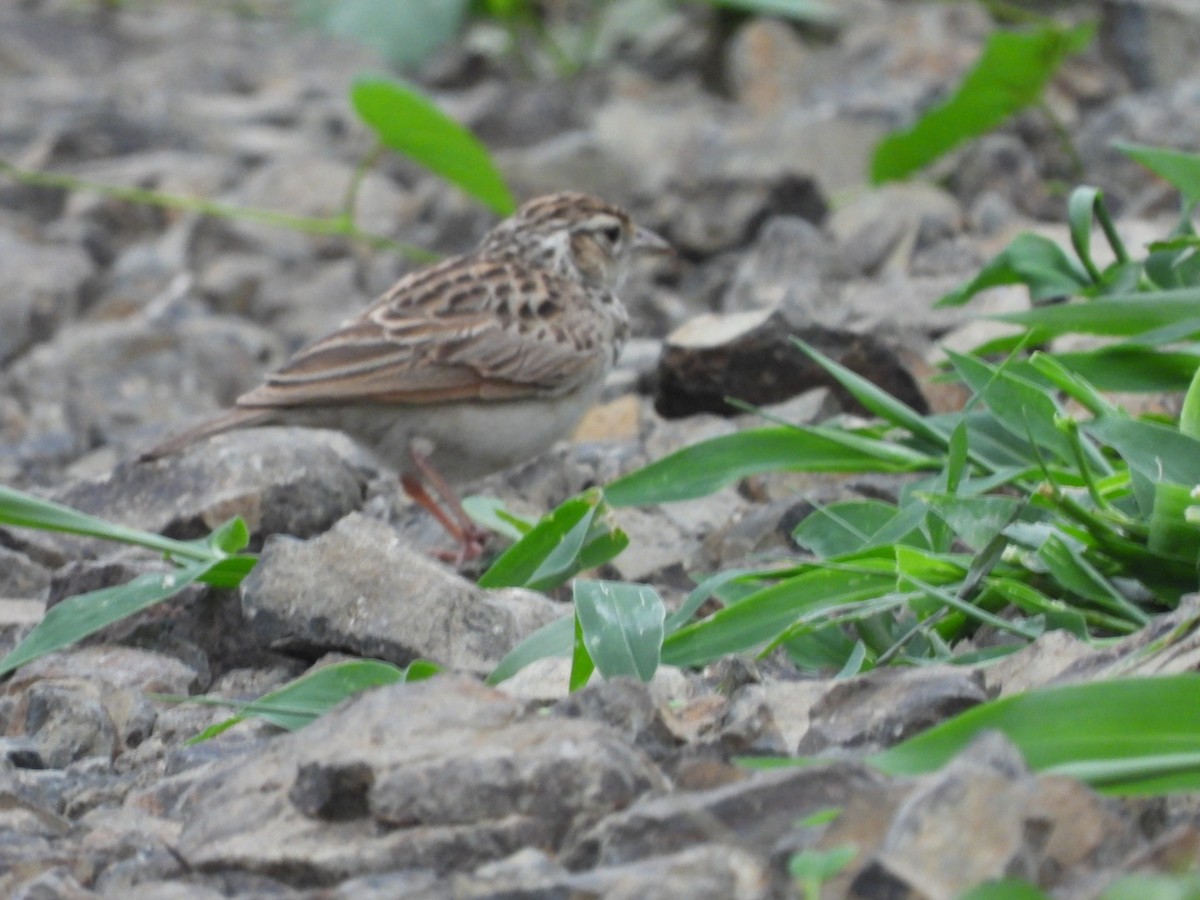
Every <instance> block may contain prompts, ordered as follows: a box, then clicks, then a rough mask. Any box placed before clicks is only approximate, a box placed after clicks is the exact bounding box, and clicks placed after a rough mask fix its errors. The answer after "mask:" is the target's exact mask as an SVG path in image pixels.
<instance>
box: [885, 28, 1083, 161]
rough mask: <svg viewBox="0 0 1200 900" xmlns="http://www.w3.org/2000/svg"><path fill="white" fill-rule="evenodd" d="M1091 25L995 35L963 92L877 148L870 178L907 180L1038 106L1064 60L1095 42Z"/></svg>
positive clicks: (963, 83)
mask: <svg viewBox="0 0 1200 900" xmlns="http://www.w3.org/2000/svg"><path fill="white" fill-rule="evenodd" d="M1094 31H1095V28H1094V26H1092V25H1091V24H1085V25H1080V26H1077V27H1075V28H1060V27H1057V26H1047V27H1043V28H1039V29H1036V30H1032V31H1000V30H997V31H994V32H992V34H991V35H990V36H989V38H988V41H987V44H986V45H985V46H984V49H983V54H982V56H981V57H980V58H979V61H978V62H977V63H976V64H975V66H974V67H973V68H972V69H971V71H970V72H968V73H967V74H966V76H965V77H964V78H963V81H962V84H961V85H959V88H958V90H957V91H956V92H955V93H954V94H953V96H951V97H950V99H949V100H947V101H946V102H945V103H943V104H942V105H940V106H938V107H936V108H934V109H932V110H930V111H929V112H927V113H926V114H925V115H923V116H922V117H921V118H920V120H918V121H917V123H916V124H915V125H914V126H913V127H912V128H910V129H909V130H907V131H903V132H895V133H892V134H890V135H888V137H886V138H885V139H884V140H883V141H881V142H880V143H879V145H878V146H877V147H876V148H875V155H874V158H873V159H872V161H871V180H872V181H873V182H875V183H876V184H878V183H879V182H883V181H891V180H894V179H898V178H904V177H906V176H908V175H910V174H912V173H913V172H915V171H917V170H918V169H921V168H923V167H924V166H926V165H928V164H929V163H931V162H933V161H934V160H935V159H937V158H938V157H940V156H941V155H943V154H944V153H946V152H947V151H948V150H950V149H952V148H953V147H955V146H957V145H958V144H959V143H961V142H962V141H964V140H967V139H969V138H973V137H978V136H979V135H981V134H984V133H986V132H988V131H990V130H991V129H993V128H995V127H996V126H997V125H999V124H1000V123H1001V122H1003V121H1004V120H1005V119H1007V118H1008V117H1009V116H1011V115H1013V113H1015V112H1017V111H1019V110H1021V109H1023V108H1024V107H1026V106H1029V105H1030V104H1032V103H1035V102H1036V101H1037V100H1038V99H1039V98H1040V97H1041V94H1042V91H1043V90H1044V89H1045V87H1046V84H1047V82H1049V80H1050V78H1051V77H1052V76H1053V75H1054V73H1055V71H1056V70H1057V69H1058V67H1059V65H1060V64H1061V63H1062V61H1063V60H1064V59H1065V58H1066V57H1067V56H1070V55H1071V54H1073V53H1078V52H1079V51H1080V50H1082V49H1083V48H1085V47H1086V46H1087V45H1088V44H1089V43H1091V40H1092V35H1093V33H1094Z"/></svg>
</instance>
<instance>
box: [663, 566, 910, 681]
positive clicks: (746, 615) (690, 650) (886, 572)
mask: <svg viewBox="0 0 1200 900" xmlns="http://www.w3.org/2000/svg"><path fill="white" fill-rule="evenodd" d="M834 565H837V566H839V567H838V568H834V567H833V566H834ZM895 566H896V563H895V559H894V557H893V555H892V554H891V552H890V551H887V550H878V551H869V555H866V556H856V557H851V558H845V557H843V558H840V559H839V560H837V561H836V563H835V562H833V561H831V564H830V565H829V566H811V567H808V568H806V569H805V570H803V571H802V572H801V573H800V574H798V575H795V576H793V577H790V578H786V579H784V580H783V581H781V582H779V583H778V584H774V585H771V586H769V587H765V588H762V589H761V590H758V591H756V592H755V593H753V594H751V595H750V596H748V597H746V598H744V599H742V600H740V601H738V602H737V603H735V604H733V605H732V606H728V607H726V608H725V609H722V610H718V611H717V612H715V613H713V615H711V616H709V617H708V618H707V619H704V620H703V621H701V622H697V623H695V624H693V625H688V626H686V627H684V628H681V629H679V630H678V631H677V632H675V633H674V634H671V635H669V636H668V637H667V638H666V640H665V641H664V642H663V656H662V661H663V662H664V663H666V664H668V665H676V666H699V665H704V664H706V663H708V662H710V661H712V660H714V659H719V658H721V657H722V656H726V655H728V654H730V653H743V652H745V651H747V650H753V649H754V648H756V647H759V646H761V645H763V644H765V643H767V642H768V641H772V640H774V639H775V638H777V637H779V636H780V635H781V634H782V633H783V632H784V631H785V630H786V629H787V628H789V627H790V626H792V625H794V624H795V623H796V622H797V621H799V620H800V619H802V618H807V617H820V616H822V615H824V614H826V613H827V612H828V611H830V610H832V609H837V608H842V607H846V606H849V605H851V604H854V603H857V602H860V601H863V600H869V599H872V598H875V597H879V596H882V595H885V594H887V593H888V592H889V591H890V590H892V589H893V588H894V587H895V584H896V569H895Z"/></svg>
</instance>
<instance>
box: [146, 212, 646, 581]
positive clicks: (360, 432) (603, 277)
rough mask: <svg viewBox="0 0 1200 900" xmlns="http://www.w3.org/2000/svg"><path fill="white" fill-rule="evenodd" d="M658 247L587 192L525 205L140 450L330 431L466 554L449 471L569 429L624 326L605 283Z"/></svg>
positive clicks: (465, 475) (463, 472) (465, 474)
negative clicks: (223, 404)
mask: <svg viewBox="0 0 1200 900" xmlns="http://www.w3.org/2000/svg"><path fill="white" fill-rule="evenodd" d="M668 250H669V245H668V244H667V242H666V241H664V240H663V239H662V238H661V237H659V236H658V235H656V234H654V233H653V232H651V231H648V230H646V229H644V228H639V227H637V226H636V225H635V224H634V223H633V220H632V219H631V218H630V217H629V215H628V214H627V213H626V212H624V211H623V210H621V209H619V208H618V207H616V206H613V205H611V204H609V203H605V202H604V201H603V200H600V199H598V198H596V197H593V196H590V195H588V194H581V193H559V194H549V195H547V196H544V197H538V198H536V199H534V200H530V201H529V202H528V203H526V204H524V205H523V206H522V207H521V208H520V209H518V210H517V212H516V213H515V214H514V215H513V216H511V217H510V218H508V219H505V220H504V221H503V222H501V223H500V224H498V225H497V226H496V227H495V228H493V229H492V230H491V231H489V232H488V233H487V235H486V236H485V237H484V238H483V241H482V242H481V243H480V244H479V246H478V247H477V248H476V249H475V250H474V251H473V252H471V253H468V254H465V255H463V256H456V257H452V258H450V259H446V260H444V261H442V262H440V263H438V264H436V265H433V266H429V267H427V268H424V269H420V270H418V271H415V272H412V273H410V274H408V275H405V276H404V277H403V278H401V279H400V280H399V281H398V282H396V284H395V285H394V286H393V287H392V288H391V289H390V290H388V291H387V292H385V293H384V294H383V295H382V296H381V297H379V299H377V300H376V301H375V302H374V303H372V304H371V305H370V306H369V307H367V308H366V309H364V310H363V311H362V312H360V313H359V314H358V315H356V316H354V317H352V318H350V319H348V320H347V321H345V322H343V323H342V325H341V326H339V327H338V328H337V329H336V330H335V331H333V332H332V333H331V334H329V335H327V336H326V337H323V338H321V339H319V340H317V341H315V342H314V343H312V344H309V345H308V346H307V347H304V348H303V349H301V350H299V351H298V352H297V353H296V354H295V356H293V357H292V358H291V359H290V360H289V361H288V362H287V363H285V364H284V365H283V367H282V368H280V369H279V370H278V371H276V372H273V373H272V374H270V375H268V376H267V379H266V381H265V383H264V384H262V385H261V386H260V387H257V388H255V389H254V390H252V391H250V392H249V393H246V394H243V395H242V396H241V397H239V398H238V399H237V403H236V406H235V407H234V408H233V409H232V410H230V411H228V412H226V413H224V414H222V415H220V416H217V417H216V418H214V419H211V420H209V421H207V422H204V423H201V424H200V425H198V426H196V427H194V428H192V429H190V430H189V431H185V432H184V433H182V434H180V435H178V436H176V437H173V438H171V439H170V440H167V441H165V442H163V443H161V444H159V445H158V446H156V447H153V448H151V449H150V450H148V451H146V452H145V453H143V454H142V456H141V459H143V460H152V459H158V458H160V457H162V456H167V455H169V454H172V453H176V452H178V451H179V450H182V449H183V448H184V447H187V446H189V445H190V444H193V443H195V442H196V441H199V440H201V439H203V438H207V437H210V436H211V435H215V434H220V433H221V432H224V431H229V430H231V429H234V428H246V427H252V426H257V425H301V426H306V427H310V428H333V429H338V430H340V431H343V432H345V433H346V434H348V435H350V436H351V437H353V438H355V439H356V440H358V441H359V442H360V443H362V444H363V445H364V446H366V447H367V448H368V449H370V450H371V451H372V452H373V453H374V454H375V455H376V457H377V458H378V459H379V460H380V461H381V462H383V463H385V464H386V465H389V466H391V467H392V468H395V469H397V470H398V471H399V472H400V473H401V481H402V483H403V485H404V488H405V490H406V491H407V492H408V493H409V495H410V496H412V497H413V499H415V500H416V501H417V502H419V503H420V504H421V505H422V506H424V507H425V508H426V509H428V510H429V511H430V512H431V513H432V514H433V515H434V516H436V517H437V519H438V521H440V522H441V523H442V525H443V526H444V527H445V528H446V530H447V531H449V532H450V533H451V534H452V535H454V537H455V538H457V539H458V540H459V541H460V542H461V544H462V547H463V550H462V552H461V553H460V554H458V558H459V559H460V560H463V559H469V558H471V557H472V556H475V555H477V554H478V552H479V550H480V546H479V542H480V539H481V535H480V533H479V531H478V530H477V529H476V528H475V526H474V525H473V523H472V522H471V521H470V519H469V518H468V517H467V515H466V513H465V512H464V511H463V509H462V505H461V503H459V501H458V497H457V495H456V494H455V492H454V491H453V489H452V488H451V487H450V482H461V481H465V480H469V479H471V478H476V477H479V476H482V475H485V474H487V473H489V472H493V471H497V470H499V469H503V468H507V467H508V466H511V465H514V464H516V463H518V462H520V461H522V460H526V459H529V458H531V457H533V456H536V455H537V454H538V453H541V452H542V451H543V450H545V449H546V448H548V447H549V446H550V445H551V444H553V443H554V442H555V441H556V440H558V439H560V438H562V437H565V436H566V435H567V434H569V433H570V431H571V430H572V429H573V428H574V427H575V425H576V424H577V423H578V422H579V420H580V418H581V417H582V416H583V414H584V412H586V411H587V409H588V407H589V406H591V404H592V403H593V402H594V400H595V399H596V396H597V394H598V393H599V390H600V387H601V385H602V383H603V381H604V377H605V375H606V374H607V373H608V371H609V370H610V369H611V368H612V366H613V363H614V362H615V360H616V358H617V355H618V354H619V353H620V350H621V347H622V346H623V345H624V343H625V339H626V338H627V336H628V333H629V317H628V314H627V313H626V311H625V308H624V306H622V305H621V301H620V300H619V299H618V297H617V293H616V292H617V290H618V289H619V288H620V285H621V283H622V281H623V279H624V277H625V275H626V274H627V272H628V270H629V268H630V262H631V261H632V259H633V258H634V257H635V256H638V255H640V254H643V253H662V252H666V251H668ZM422 480H423V481H424V482H425V483H428V484H429V486H430V487H432V488H433V490H434V491H435V492H436V493H437V494H438V495H439V496H440V498H441V500H442V502H443V503H444V504H445V507H446V508H442V507H441V506H439V504H438V503H437V502H436V501H435V500H434V499H433V498H432V497H431V496H430V495H429V493H428V492H427V491H426V490H425V488H424V485H423V484H422Z"/></svg>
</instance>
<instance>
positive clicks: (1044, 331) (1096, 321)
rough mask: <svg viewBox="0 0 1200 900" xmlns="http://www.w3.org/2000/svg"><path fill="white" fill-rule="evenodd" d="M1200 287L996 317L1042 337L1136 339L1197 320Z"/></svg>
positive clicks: (1128, 295)
mask: <svg viewBox="0 0 1200 900" xmlns="http://www.w3.org/2000/svg"><path fill="white" fill-rule="evenodd" d="M1197 308H1200V287H1190V288H1181V289H1178V290H1171V291H1152V292H1146V293H1142V294H1125V295H1118V294H1114V295H1111V296H1106V297H1100V298H1097V299H1095V300H1089V301H1087V302H1084V303H1057V304H1054V305H1052V306H1039V307H1038V308H1036V309H1030V310H1024V311H1022V312H1014V313H1004V314H1003V315H998V316H995V317H994V318H996V319H997V320H999V321H1001V322H1011V323H1013V324H1014V325H1025V326H1027V327H1029V328H1033V329H1035V331H1036V332H1037V334H1038V335H1040V336H1041V337H1043V338H1048V337H1057V336H1058V335H1061V334H1072V333H1078V334H1097V335H1106V336H1110V337H1133V336H1134V335H1139V334H1142V333H1143V332H1146V331H1150V330H1151V329H1153V328H1162V327H1165V326H1168V325H1174V324H1176V323H1178V322H1184V321H1189V320H1195V319H1196V310H1197Z"/></svg>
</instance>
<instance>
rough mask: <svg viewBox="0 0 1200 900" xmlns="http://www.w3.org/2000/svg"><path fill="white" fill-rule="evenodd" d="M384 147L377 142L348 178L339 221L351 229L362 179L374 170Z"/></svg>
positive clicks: (381, 143) (380, 142)
mask: <svg viewBox="0 0 1200 900" xmlns="http://www.w3.org/2000/svg"><path fill="white" fill-rule="evenodd" d="M384 150H385V147H384V146H383V142H382V141H377V142H376V144H375V146H374V147H372V148H371V151H370V152H369V153H368V154H367V155H366V156H364V157H363V158H362V159H361V160H359V163H358V165H357V166H355V167H354V174H353V175H351V176H350V184H348V185H347V186H346V199H344V200H343V201H342V215H341V220H342V221H344V222H346V223H347V224H348V225H349V226H350V227H351V228H353V227H354V216H355V207H356V206H357V205H358V190H359V188H361V187H362V182H363V179H364V178H366V177H367V173H368V172H369V171H371V169H372V168H374V166H375V163H377V162H378V161H379V157H380V156H382V155H383V151H384Z"/></svg>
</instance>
